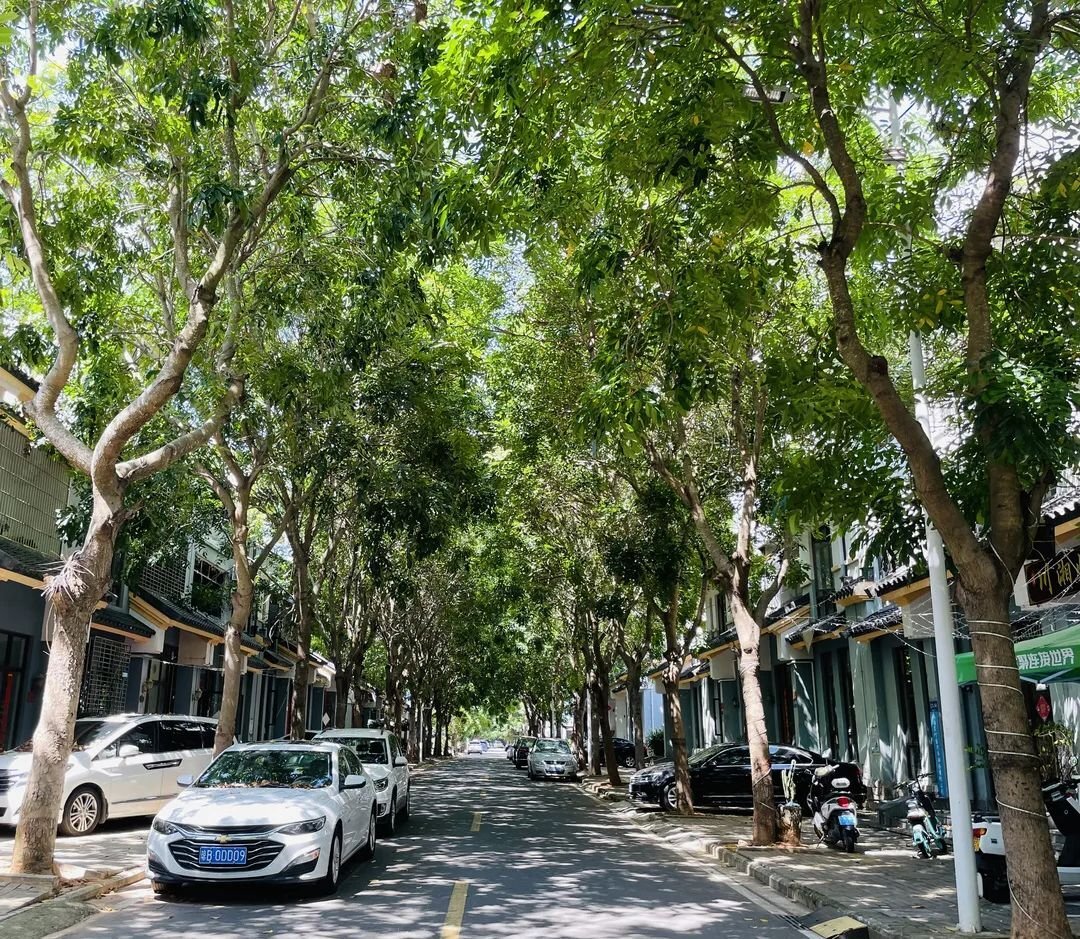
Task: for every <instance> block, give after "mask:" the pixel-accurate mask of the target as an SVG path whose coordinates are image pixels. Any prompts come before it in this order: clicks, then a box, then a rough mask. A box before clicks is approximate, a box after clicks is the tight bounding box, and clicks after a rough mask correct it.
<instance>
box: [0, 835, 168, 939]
mask: <svg viewBox="0 0 1080 939" xmlns="http://www.w3.org/2000/svg"><path fill="white" fill-rule="evenodd" d="M148 827H149V820H148V819H132V820H124V821H117V822H110V823H106V824H105V825H104V826H103V827H102V828H101V829H100V830H99V831H96V832H94V834H92V835H87V836H86V837H84V838H65V837H62V836H61V837H57V839H56V852H55V858H56V865H57V869H58V870H59V876H52V875H37V876H30V875H19V874H9V873H7V871H8V870H9V869H10V866H11V852H12V848H13V846H14V843H15V838H14V832H11V831H6V832H5V833H4V834H3V835H2V836H0V937H6V936H13V937H14V936H18V937H20V939H33V937H36V936H46V935H50V934H52V933H54V932H57V931H59V930H61V929H66V928H67V927H69V926H72V925H74V924H75V923H77V922H79V921H80V920H82V919H85V918H86V917H87V916H91V915H93V913H95V912H97V910H96V908H95V907H93V906H92V905H91V903H90V901H92V900H94V899H96V898H97V897H100V896H101V895H102V894H104V893H108V892H109V891H111V890H115V889H117V888H118V887H123V886H126V885H127V884H130V883H134V882H135V881H137V880H141V879H142V877H143V864H144V859H145V856H146V833H147V829H148Z"/></svg>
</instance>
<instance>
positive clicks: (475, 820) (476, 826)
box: [469, 812, 484, 831]
mask: <svg viewBox="0 0 1080 939" xmlns="http://www.w3.org/2000/svg"><path fill="white" fill-rule="evenodd" d="M483 817H484V813H483V812H473V816H472V828H470V829H469V831H479V830H480V819H482V818H483Z"/></svg>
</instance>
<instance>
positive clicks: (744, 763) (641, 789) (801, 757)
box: [630, 744, 866, 810]
mask: <svg viewBox="0 0 1080 939" xmlns="http://www.w3.org/2000/svg"><path fill="white" fill-rule="evenodd" d="M769 755H770V757H771V759H772V777H773V787H774V790H775V793H776V801H777V803H780V802H783V801H784V787H783V783H782V781H781V773H782V772H783V771H784V770H786V769H791V768H793V767H794V769H795V771H796V772H795V800H796V801H797V802H798V803H799V804H800V805H802V806H803V807H804V808H805V807H806V797H807V794H808V793H809V792H810V780H811V777H812V775H813V772H814V770H816V769H817V768H818V767H819V766H835V767H836V770H835V772H834V775H836V776H846V777H847V778H848V779H849V780H850V782H851V797H852V799H854V800H855V802H857V803H858V804H859V806H862V804H863V803H864V802H865V801H866V786H865V785H864V784H863V781H862V772H861V771H860V769H859V767H858V766H856V765H855V764H854V763H837V762H835V761H833V760H829V759H826V758H825V757H824V756H822V755H821V754H820V753H814V752H813V751H812V750H803V749H802V748H801V747H769ZM690 787H691V792H692V793H693V800H694V805H696V806H709V805H724V806H743V807H745V808H751V807H752V806H753V799H752V797H751V792H750V748H749V747H746V746H738V745H735V746H733V745H731V744H719V745H717V746H714V747H706V748H705V749H703V750H698V751H697V752H696V753H695V754H693V755H692V756H691V757H690ZM630 798H631V799H632V800H633V801H634V802H638V803H642V804H646V805H659V806H660V808H662V809H665V810H670V809H672V808H673V807H674V804H675V767H674V764H672V763H662V764H660V765H659V766H652V767H649V768H648V769H645V770H642V771H641V772H640V773H637V774H636V775H635V776H634V777H633V778H632V779H631V780H630Z"/></svg>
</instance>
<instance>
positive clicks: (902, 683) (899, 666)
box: [893, 648, 922, 779]
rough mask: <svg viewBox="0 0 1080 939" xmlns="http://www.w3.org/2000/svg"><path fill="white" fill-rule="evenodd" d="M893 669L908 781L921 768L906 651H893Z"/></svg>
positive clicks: (916, 721) (916, 712) (916, 715)
mask: <svg viewBox="0 0 1080 939" xmlns="http://www.w3.org/2000/svg"><path fill="white" fill-rule="evenodd" d="M893 668H894V670H895V674H896V692H897V697H898V698H899V703H900V731H901V733H902V734H903V735H904V769H905V771H906V772H907V776H908V779H914V778H915V777H916V776H917V775H918V774H919V767H920V766H922V753H921V751H920V750H919V718H918V711H917V710H916V709H915V683H914V681H912V677H911V662H910V661H909V659H908V653H907V650H906V649H904V648H898V649H893Z"/></svg>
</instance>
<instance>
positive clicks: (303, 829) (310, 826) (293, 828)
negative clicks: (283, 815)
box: [278, 815, 326, 835]
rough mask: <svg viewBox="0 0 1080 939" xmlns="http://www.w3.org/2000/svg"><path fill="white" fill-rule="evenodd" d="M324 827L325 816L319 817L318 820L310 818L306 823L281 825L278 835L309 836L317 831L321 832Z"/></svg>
mask: <svg viewBox="0 0 1080 939" xmlns="http://www.w3.org/2000/svg"><path fill="white" fill-rule="evenodd" d="M324 825H326V816H325V815H320V816H319V817H318V818H312V819H309V820H308V821H306V822H297V823H296V824H295V825H282V826H281V827H280V828H279V829H278V834H280V835H311V834H314V833H315V832H317V831H322V829H323V826H324Z"/></svg>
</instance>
